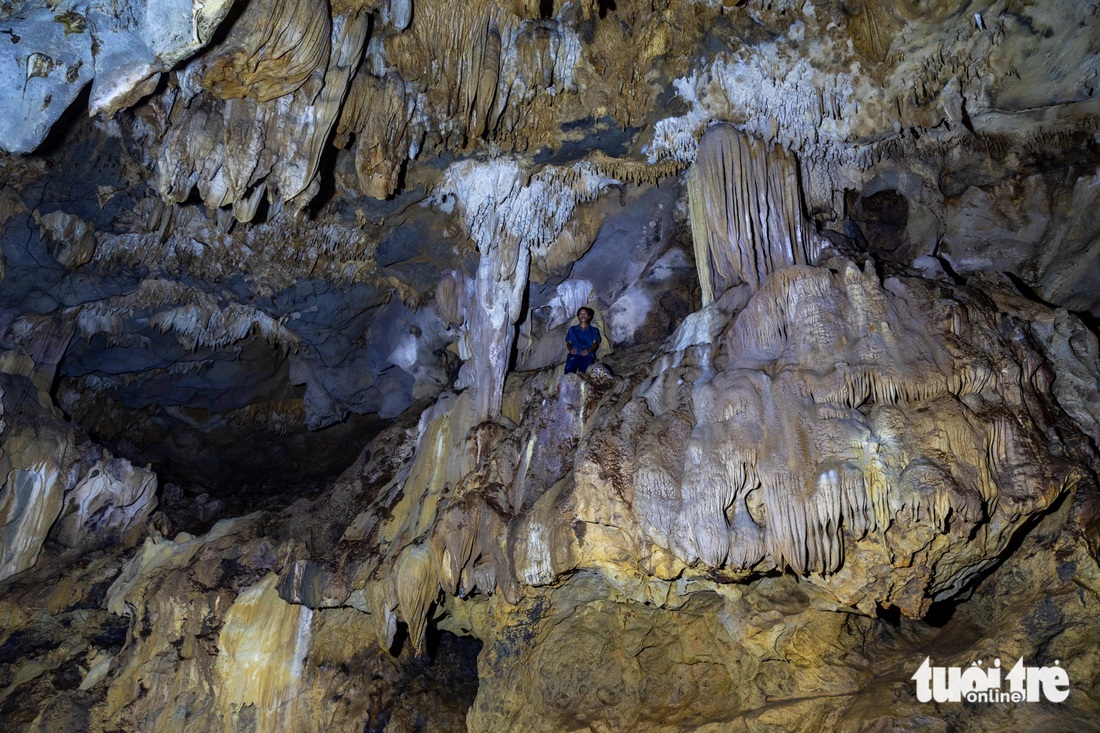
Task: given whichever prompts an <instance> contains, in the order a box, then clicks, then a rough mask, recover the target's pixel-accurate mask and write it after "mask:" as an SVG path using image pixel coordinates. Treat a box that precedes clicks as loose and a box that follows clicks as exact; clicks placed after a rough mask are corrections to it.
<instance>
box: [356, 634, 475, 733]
mask: <svg viewBox="0 0 1100 733" xmlns="http://www.w3.org/2000/svg"><path fill="white" fill-rule="evenodd" d="M397 643H398V644H400V645H401V648H400V652H399V653H398V657H397V659H396V661H397V663H398V664H397V667H396V669H395V670H394V671H393V672H392V673H391V674H386V675H383V674H375V675H374V676H373V677H372V679H371V684H370V688H371V696H372V700H371V708H372V710H371V715H370V718H369V719H368V721H367V725H366V727H365V728H364V731H365V732H366V733H381V732H382V731H385V730H392V729H400V730H414V731H429V730H438V729H458V728H465V717H466V713H467V712H468V711H469V709H470V708H471V707H472V706H473V704H474V698H476V697H477V690H478V671H477V659H478V655H479V654H480V653H481V648H482V642H481V640H479V639H476V638H474V637H472V636H458V635H457V634H453V633H451V632H449V631H443V630H441V629H437V628H434V627H433V626H431V625H429V628H428V631H427V637H426V639H425V644H424V649H423V650H422V651H421V652H420V653H419V654H416V653H415V652H414V651H413V650H412V648H411V646H410V645H409V644H407V643H403V641H398V642H397ZM402 660H408V661H407V663H404V664H402V663H401V661H402ZM391 675H392V676H391Z"/></svg>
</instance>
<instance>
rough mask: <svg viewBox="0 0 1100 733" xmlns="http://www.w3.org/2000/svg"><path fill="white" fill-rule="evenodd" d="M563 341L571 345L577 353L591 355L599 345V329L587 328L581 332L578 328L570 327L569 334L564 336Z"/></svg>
mask: <svg viewBox="0 0 1100 733" xmlns="http://www.w3.org/2000/svg"><path fill="white" fill-rule="evenodd" d="M565 340H566V342H568V343H570V344H572V345H573V348H574V349H576V350H577V351H588V352H589V353H591V352H593V351H595V350H596V346H598V345H599V343H600V329H598V328H596V327H595V326H589V327H588V328H586V329H584V330H581V327H580V326H570V327H569V332H568V333H566V334H565Z"/></svg>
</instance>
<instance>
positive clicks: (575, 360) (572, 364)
mask: <svg viewBox="0 0 1100 733" xmlns="http://www.w3.org/2000/svg"><path fill="white" fill-rule="evenodd" d="M594 363H596V357H595V356H594V355H592V354H589V355H588V356H585V355H584V354H570V355H569V356H567V357H565V373H566V374H572V373H573V372H586V371H588V367H590V366H592V365H593V364H594Z"/></svg>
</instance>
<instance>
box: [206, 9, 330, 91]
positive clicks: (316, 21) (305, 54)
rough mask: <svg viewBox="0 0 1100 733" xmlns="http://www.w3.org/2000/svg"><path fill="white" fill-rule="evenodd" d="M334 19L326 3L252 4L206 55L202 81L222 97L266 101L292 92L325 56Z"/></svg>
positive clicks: (326, 56) (325, 61)
mask: <svg viewBox="0 0 1100 733" xmlns="http://www.w3.org/2000/svg"><path fill="white" fill-rule="evenodd" d="M331 30H332V18H331V17H330V15H329V11H328V8H327V7H326V5H325V4H324V3H317V2H313V1H312V0H275V2H273V3H268V4H259V3H253V4H250V5H248V6H247V8H246V9H245V12H244V14H243V15H242V16H241V18H240V19H239V20H238V21H237V22H236V23H234V24H233V28H232V30H231V31H230V33H229V37H228V38H227V39H226V41H225V43H223V44H222V45H221V46H219V48H218V50H217V52H215V53H213V54H210V55H209V56H208V57H207V58H206V59H204V66H205V68H204V70H203V75H202V85H203V86H204V87H205V88H207V89H209V90H210V91H211V92H213V93H214V94H216V95H217V96H219V97H221V98H222V99H233V98H237V97H250V98H252V99H255V100H256V101H257V102H266V101H268V100H271V99H275V98H276V97H281V96H283V95H286V94H292V93H293V92H294V91H296V90H297V89H298V88H299V87H300V86H302V84H304V83H305V82H306V80H307V79H308V78H309V77H310V76H311V75H312V74H313V73H314V72H315V71H317V70H318V69H319V68H321V67H322V65H324V64H326V63H327V62H328V59H329V52H330V43H331V38H330V36H331Z"/></svg>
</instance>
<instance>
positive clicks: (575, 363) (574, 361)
mask: <svg viewBox="0 0 1100 733" xmlns="http://www.w3.org/2000/svg"><path fill="white" fill-rule="evenodd" d="M595 315H596V311H594V310H592V309H591V308H587V307H583V306H582V307H581V308H579V309H577V321H579V323H578V324H577V325H576V326H570V327H569V331H568V332H567V333H566V334H565V347H566V348H567V349H568V350H569V356H567V357H565V373H566V374H572V373H573V372H582V373H583V372H585V371H587V370H588V367H590V366H592V364H593V363H594V362H595V361H596V349H598V348H600V329H598V328H596V327H595V326H593V325H591V323H592V317H593V316H595Z"/></svg>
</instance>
